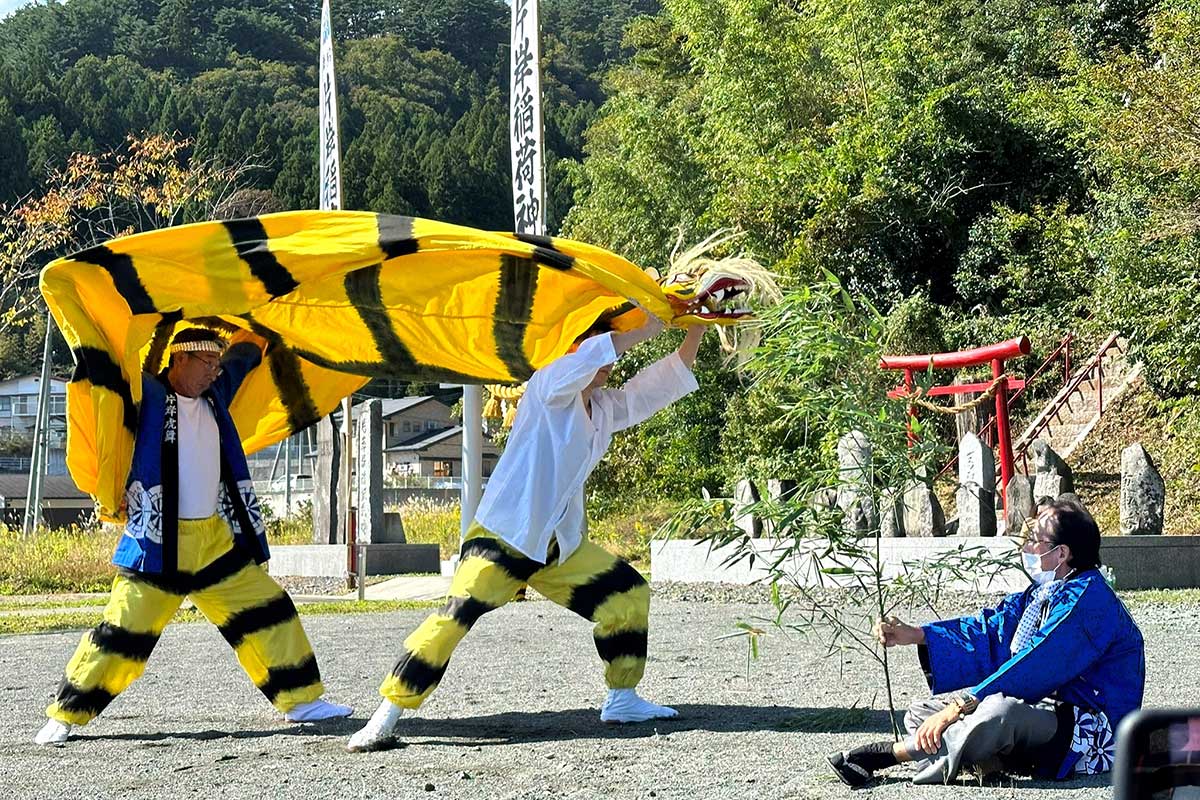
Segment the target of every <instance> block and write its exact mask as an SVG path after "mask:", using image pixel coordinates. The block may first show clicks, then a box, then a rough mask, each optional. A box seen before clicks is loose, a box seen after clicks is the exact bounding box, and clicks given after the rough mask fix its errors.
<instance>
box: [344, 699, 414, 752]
mask: <svg viewBox="0 0 1200 800" xmlns="http://www.w3.org/2000/svg"><path fill="white" fill-rule="evenodd" d="M402 713H404V709H403V708H401V707H400V706H398V705H396V704H395V703H393V702H392V701H391V700H384V701H383V702H382V703H380V704H379V708H377V709H375V713H374V714H372V715H371V719H370V721H369V722H367V724H366V725H364V726H363V729H362V730H360V731H359V732H358V733H356V734H354V735H353V736H351V737H350V741H349V742H347V743H346V749H347V750H348V751H350V752H351V753H368V752H370V751H372V750H385V749H387V748H388V747H391V746H392V744H393V743H394V742H395V740H396V723H397V722H399V721H400V715H401V714H402Z"/></svg>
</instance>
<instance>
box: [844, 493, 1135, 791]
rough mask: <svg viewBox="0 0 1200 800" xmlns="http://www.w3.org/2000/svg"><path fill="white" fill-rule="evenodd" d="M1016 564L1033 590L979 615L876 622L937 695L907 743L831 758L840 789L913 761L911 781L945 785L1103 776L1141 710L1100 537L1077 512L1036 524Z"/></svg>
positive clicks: (914, 710) (1131, 651)
mask: <svg viewBox="0 0 1200 800" xmlns="http://www.w3.org/2000/svg"><path fill="white" fill-rule="evenodd" d="M1021 558H1022V561H1023V563H1024V567H1025V570H1026V571H1027V572H1028V573H1029V576H1030V577H1031V578H1032V580H1033V585H1031V586H1030V587H1029V588H1028V589H1026V590H1025V591H1023V592H1018V593H1016V594H1012V595H1009V596H1008V597H1006V598H1004V600H1002V601H1001V602H1000V604H999V605H998V606H996V607H995V608H988V609H984V610H983V611H982V612H981V613H980V614H979V616H975V617H961V618H959V619H952V620H943V621H941V622H931V623H927V624H925V625H922V626H919V627H917V626H913V625H907V624H905V623H903V622H901V621H900V620H898V619H896V618H894V617H893V618H891V619H888V620H881V621H880V622H878V623H877V624H876V626H875V635H876V638H878V640H879V642H880V644H882V645H883V646H884V647H893V646H895V645H905V644H915V645H917V646H918V653H919V656H920V659H921V666H922V668H923V669H924V670H925V675H926V678H927V679H928V681H929V686H930V689H931V690H932V691H933V693H934V696H933V697H932V698H930V699H928V700H919V701H917V702H916V703H914V704H913V705H912V707H911V708H910V709H909V711H908V714H907V715H906V716H905V719H904V725H905V729H906V730H907V733H908V735H907V736H906V737H905V738H904V739H903V740H902V741H899V742H892V741H890V740H889V741H883V742H876V743H874V744H869V745H864V746H862V747H858V748H855V749H854V750H850V751H847V752H840V753H834V754H833V755H831V756H829V758H828V760H829V763H830V764H831V765H832V766H833V768H834V771H835V772H836V773H837V775H838V777H839V778H841V779H842V781H843V782H845V783H846V784H848V785H850V786H852V787H858V786H863V785H865V784H866V783H867V782H868V781H869V780H870V779H871V777H872V775H873V773H874V772H875V771H876V770H878V769H883V768H885V767H890V766H894V765H896V764H898V763H900V762H904V761H915V762H917V765H916V766H917V774H916V775H915V776H914V777H913V783H949V782H951V781H953V780H955V779H956V778H957V776H958V773H959V770H960V769H961V768H963V767H964V766H971V767H975V768H977V769H979V770H980V771H982V772H985V773H986V772H990V771H993V770H997V769H1003V770H1005V771H1008V772H1015V773H1026V774H1032V775H1035V776H1038V777H1047V778H1058V779H1066V778H1070V777H1071V776H1073V775H1083V774H1086V775H1091V774H1095V773H1099V772H1107V771H1108V770H1109V769H1110V768H1111V766H1112V757H1113V732H1114V731H1115V730H1116V729H1117V725H1118V724H1119V723H1120V722H1121V720H1122V719H1123V718H1124V717H1125V716H1126V715H1127V714H1129V713H1130V712H1132V711H1134V710H1135V709H1137V708H1138V707H1139V706H1141V704H1142V691H1143V688H1144V685H1145V679H1146V660H1145V650H1144V646H1143V643H1142V633H1141V631H1139V630H1138V627H1137V625H1136V624H1135V623H1134V621H1133V619H1132V618H1131V617H1130V616H1129V612H1128V611H1126V609H1125V606H1124V605H1122V603H1121V601H1120V600H1119V599H1118V598H1117V596H1116V594H1115V593H1114V592H1113V590H1112V588H1111V587H1110V586H1109V585H1108V583H1107V582H1106V581H1105V579H1104V576H1103V575H1101V574H1100V572H1099V570H1098V569H1097V568H1098V567H1099V566H1100V529H1099V528H1098V527H1097V526H1096V522H1095V521H1094V520H1093V519H1092V517H1091V515H1090V514H1088V512H1087V511H1086V510H1085V509H1084V508H1083V507H1082V506H1081V505H1080V504H1078V503H1076V502H1070V501H1058V502H1055V503H1052V504H1050V505H1048V506H1046V507H1045V508H1043V509H1042V511H1041V512H1040V513H1039V514H1038V517H1037V519H1036V521H1035V522H1034V524H1033V525H1032V526H1031V527H1030V528H1029V531H1028V533H1027V535H1026V540H1025V543H1024V546H1023V548H1022V553H1021Z"/></svg>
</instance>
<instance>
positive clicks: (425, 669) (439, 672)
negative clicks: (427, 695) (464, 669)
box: [392, 653, 450, 694]
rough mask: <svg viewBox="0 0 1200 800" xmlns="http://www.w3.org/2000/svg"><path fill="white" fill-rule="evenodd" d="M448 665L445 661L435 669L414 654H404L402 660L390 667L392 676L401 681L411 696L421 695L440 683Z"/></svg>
mask: <svg viewBox="0 0 1200 800" xmlns="http://www.w3.org/2000/svg"><path fill="white" fill-rule="evenodd" d="M449 663H450V662H449V661H447V662H446V663H445V664H443V665H442V666H440V667H435V666H434V665H433V664H430V663H429V662H428V661H426V660H425V659H423V658H421V657H420V656H418V655H416V654H415V653H405V654H404V658H402V659H400V661H399V662H397V664H396V666H394V667H392V675H393V676H394V677H395V678H396V679H397V680H400V681H403V682H404V683H405V684H406V685H407V686H408V688H409V689H410V690H411V691H412V693H413V694H421V693H422V692H424V691H425V690H426V689H428V688H430V687H432V686H436V685H437V684H438V683H440V682H441V680H442V676H443V675H445V674H446V667H447V666H448V665H449Z"/></svg>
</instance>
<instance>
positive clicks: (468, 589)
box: [347, 315, 707, 752]
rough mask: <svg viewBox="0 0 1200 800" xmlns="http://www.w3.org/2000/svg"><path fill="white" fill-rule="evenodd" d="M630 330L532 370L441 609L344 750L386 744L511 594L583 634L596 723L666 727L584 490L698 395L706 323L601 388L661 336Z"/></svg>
mask: <svg viewBox="0 0 1200 800" xmlns="http://www.w3.org/2000/svg"><path fill="white" fill-rule="evenodd" d="M648 316H649V321H648V322H647V323H646V324H645V325H644V326H643V327H641V328H638V329H637V330H633V331H629V332H627V333H611V332H605V331H603V330H602V329H601V328H600V327H598V326H599V325H600V324H601V323H598V325H597V326H594V327H593V328H592V329H591V330H589V331H588V332H587V333H585V334H584V335H583V337H581V339H580V341H579V342H577V344H576V348H575V349H573V350H572V352H569V353H567V354H566V355H564V356H563V357H561V358H559V359H558V360H556V361H554V362H552V363H551V364H548V365H547V366H545V367H543V368H542V369H540V370H538V371H537V372H536V373H534V375H533V377H532V378H530V380H529V384H528V387H527V389H526V391H525V396H524V397H523V398H522V399H521V403H520V406H519V408H518V411H517V418H516V421H515V423H514V424H513V429H512V433H511V435H510V436H509V439H508V444H507V445H506V446H505V449H504V454H503V455H502V456H501V458H500V461H499V463H498V464H497V465H496V469H495V471H494V472H493V473H492V476H491V478H490V479H489V480H488V485H487V490H486V491H485V492H484V495H483V500H482V501H481V503H480V505H479V510H478V511H477V512H476V515H475V519H474V521H473V522H472V524H471V527H470V530H468V532H467V538H466V541H465V542H464V543H463V547H462V554H461V560H460V562H459V566H458V571H457V572H456V573H455V576H454V581H453V583H452V585H451V587H450V593H449V597H448V598H447V602H446V605H445V606H444V607H443V608H442V609H441V610H439V611H437V612H436V613H434V614H431V615H430V616H429V617H428V618H427V619H426V620H425V622H424V623H422V624H421V626H420V627H419V628H417V630H415V631H414V632H413V633H412V634H411V635H409V637H408V638H407V639H405V641H404V651H405V652H404V654H403V655H402V656H401V657H400V660H399V661H398V662H397V663H396V666H395V667H393V668H392V671H391V672H390V673H389V674H388V675H387V677H386V678H385V679H384V681H383V685H382V686H380V689H379V693H380V694H381V695H383V698H384V699H383V702H382V703H381V704H380V706H379V708H378V710H376V712H375V714H374V715H373V716H372V717H371V720H370V722H368V723H367V725H366V726H365V727H364V728H363V729H362V730H360V731H359V732H358V733H356V734H354V736H352V737H351V738H350V742H349V744H348V745H347V749H348V750H350V751H352V752H358V751H367V750H378V749H381V748H383V747H387V746H389V745H390V744H391V743H392V741H393V737H394V734H395V730H396V725H397V722H398V720H399V718H400V715H401V712H402V711H403V710H404V709H406V708H407V709H412V708H417V707H418V706H420V705H421V703H422V702H424V700H425V698H426V697H428V696H429V695H430V693H431V692H433V690H434V689H435V688H436V687H437V685H438V682H439V681H440V680H441V678H442V675H443V674H444V673H445V671H446V667H447V665H448V664H449V661H450V656H451V654H453V652H454V648H455V646H457V645H458V643H459V642H460V641H461V640H462V638H463V637H464V636H466V634H467V631H469V630H470V629H471V626H472V625H474V623H475V621H476V620H478V619H479V618H480V617H481V616H482V615H483V614H485V613H487V612H488V611H491V610H493V609H496V608H499V607H500V606H502V605H504V604H505V603H507V602H508V601H509V600H511V599H512V598H513V595H514V594H515V593H516V591H517V590H518V589H519V588H520V587H521V586H523V585H524V584H526V583H527V584H529V585H530V586H532V587H533V588H534V589H537V590H538V591H539V592H540V593H541V594H543V595H545V596H546V597H548V598H549V599H551V600H553V601H554V602H556V603H558V604H559V605H561V606H563V607H565V608H569V609H570V610H572V611H574V612H575V613H577V614H579V615H580V616H582V617H585V618H586V619H589V620H591V621H592V622H595V623H596V627H595V632H594V637H595V641H596V649H597V650H598V651H599V654H600V658H601V660H603V661H604V668H605V669H604V678H605V682H606V683H607V684H608V690H609V691H608V697H607V698H606V699H605V701H604V705H603V707H602V708H601V711H600V719H601V720H603V721H604V722H610V723H622V722H644V721H646V720H651V719H662V718H666V717H674V716H676V715H677V712H676V711H675V710H674V709H672V708H667V707H666V706H660V705H657V704H655V703H651V702H649V701H647V700H643V699H642V698H641V697H639V696H638V694H637V691H636V687H637V685H638V682H639V681H641V679H642V672H643V671H644V670H645V667H646V636H647V631H648V627H649V613H650V587H649V585H648V584H647V583H646V580H645V578H643V577H642V576H641V574H639V573H638V571H637V570H635V569H634V568H633V567H631V566H630V565H629V564H628V563H626V562H625V561H623V560H621V559H620V558H617V557H616V556H614V555H612V554H611V553H609V552H608V551H606V550H604V548H602V547H600V546H599V545H596V544H594V543H592V542H590V541H588V540H587V538H586V530H587V523H586V520H585V516H584V503H583V485H584V482H585V481H586V480H587V477H588V475H590V474H591V472H592V470H593V469H594V468H595V466H596V464H597V463H598V462H599V461H600V459H601V458H602V457H603V456H604V453H605V451H606V450H607V449H608V446H609V442H610V441H611V440H612V435H613V433H615V432H616V431H619V430H622V429H624V428H628V427H631V426H633V425H636V424H637V423H639V422H641V421H642V420H644V419H646V418H648V417H650V416H651V415H653V414H654V413H655V412H657V411H659V410H661V409H663V408H666V407H667V406H668V405H670V404H671V403H673V402H675V401H676V400H678V399H679V398H681V397H683V396H684V395H686V394H688V393H689V392H692V391H694V390H695V389H696V388H697V384H696V378H695V376H694V375H693V374H692V371H691V367H692V364H693V363H694V362H695V360H696V352H697V350H698V349H699V347H700V340H701V338H702V337H703V336H704V331H705V329H706V327H707V326H704V325H695V326H691V327H689V328H688V329H687V334H686V335H685V336H684V340H683V344H682V345H681V346H680V348H679V349H678V350H677V351H676V352H674V353H671V354H670V355H668V356H667V357H666V358H663V359H661V360H660V361H657V362H655V363H654V364H651V365H650V366H648V367H646V368H645V369H643V370H642V371H641V372H639V373H638V374H637V375H635V376H634V377H633V378H632V379H630V380H629V381H628V382H627V383H626V384H625V385H624V386H623V387H622V388H620V389H604V388H601V387H603V386H604V383H605V382H606V381H607V380H608V376H609V373H610V372H611V371H612V365H613V362H615V361H616V360H617V357H618V356H620V355H621V354H622V353H624V352H625V351H626V350H628V349H629V348H630V347H632V346H633V345H635V344H638V343H639V342H643V341H646V340H648V339H650V338H652V337H654V336H656V335H657V334H659V333H660V332H661V331H662V330H663V324H662V323H661V322H660V321H659V320H658V319H657V318H655V317H654V316H653V315H648Z"/></svg>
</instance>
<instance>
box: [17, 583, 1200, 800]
mask: <svg viewBox="0 0 1200 800" xmlns="http://www.w3.org/2000/svg"><path fill="white" fill-rule="evenodd" d="M732 591H733V590H726V589H724V588H721V587H711V588H709V589H703V588H695V587H679V586H674V587H671V586H667V587H660V590H659V591H657V592H656V598H655V603H654V607H653V612H652V613H653V619H652V631H651V640H650V650H651V659H650V663H649V666H648V669H647V675H646V680H645V681H644V682H643V684H642V688H643V693H644V694H645V695H646V696H648V697H650V698H652V699H655V700H658V701H660V702H665V703H668V704H670V705H674V706H675V707H677V708H678V709H679V711H680V714H681V716H680V718H679V719H678V720H672V721H665V722H660V723H657V724H647V725H639V726H621V727H610V726H605V725H603V724H601V723H600V722H599V719H598V715H597V709H598V705H599V702H600V700H601V699H602V695H603V687H602V681H601V674H600V668H599V662H598V659H597V658H596V656H595V653H594V650H593V648H592V644H591V636H590V625H588V624H587V623H586V622H584V621H582V620H580V619H578V618H576V617H574V616H573V615H572V614H570V613H569V612H567V611H564V610H563V609H560V608H558V607H557V606H554V605H552V604H550V603H547V602H527V603H519V604H513V605H510V606H508V607H507V608H505V609H503V610H501V611H498V612H495V613H493V614H490V615H488V616H486V617H484V618H483V619H482V620H481V621H480V622H479V623H478V625H477V626H476V628H475V630H474V631H473V632H472V634H471V635H470V636H469V637H467V639H466V640H465V641H464V642H463V644H462V645H461V647H460V648H459V650H458V653H457V655H456V657H455V661H454V664H453V666H452V667H451V669H450V671H449V673H448V674H447V676H446V679H445V680H444V681H443V683H442V686H441V688H440V689H439V691H438V692H437V693H435V694H434V695H433V697H432V698H431V699H430V700H429V702H427V703H426V704H425V706H424V707H423V708H422V709H421V711H420V712H419V716H413V717H410V718H407V719H406V720H405V721H404V722H403V723H402V732H403V745H402V746H401V747H400V748H398V749H395V750H391V751H388V752H383V753H371V754H363V755H350V754H347V753H345V752H344V750H343V746H344V744H345V741H346V737H347V736H349V734H351V733H352V732H353V731H355V730H357V729H358V727H359V726H361V725H362V724H363V722H364V721H365V719H366V717H368V716H369V715H370V713H371V711H372V710H373V709H374V707H375V705H376V703H377V701H378V696H377V695H376V693H375V687H376V686H377V684H378V682H379V679H380V678H381V677H382V675H383V674H384V672H385V671H386V670H387V669H389V668H390V666H391V664H392V661H393V659H394V658H395V656H396V654H397V650H398V648H399V646H400V642H401V641H402V639H403V636H404V635H405V633H406V632H407V631H409V630H411V629H412V628H413V627H414V626H415V625H417V624H418V623H419V621H420V620H421V619H422V617H423V612H421V611H404V612H395V613H388V614H360V615H344V616H343V615H331V616H321V617H312V618H309V619H307V620H305V627H306V628H307V630H308V632H309V635H310V637H311V638H312V639H313V643H314V646H315V648H316V650H317V654H318V656H319V657H320V659H321V665H322V671H323V673H324V674H325V680H326V686H327V689H328V693H329V696H330V697H331V698H333V699H336V700H340V701H343V702H349V703H352V704H353V705H354V706H355V709H356V713H355V715H354V718H353V719H351V720H349V721H341V722H335V723H329V724H325V725H311V726H302V725H289V724H287V723H284V722H283V721H282V719H280V718H279V717H278V716H277V715H276V714H275V713H274V712H273V710H272V709H271V708H270V707H269V706H268V705H267V704H266V702H265V701H264V700H263V699H262V697H261V696H260V695H259V694H257V692H256V691H255V690H254V689H253V687H252V686H250V684H249V682H248V681H247V680H246V679H245V677H244V676H243V675H242V674H241V672H240V670H239V669H238V667H237V665H236V662H235V661H234V659H233V656H232V654H231V653H230V651H229V649H228V647H227V646H226V644H225V642H224V641H223V640H222V639H221V638H220V636H219V635H218V633H217V632H216V630H215V629H213V628H212V627H211V626H208V625H205V624H200V623H197V624H187V625H176V626H174V627H172V628H170V629H168V631H167V633H166V635H165V636H164V637H163V639H162V641H161V642H160V644H159V646H158V649H157V650H156V651H155V654H154V656H153V658H152V659H151V661H150V664H149V669H148V670H147V674H146V675H145V676H144V677H143V678H142V679H141V680H140V681H138V682H137V683H136V684H134V686H133V687H131V688H130V689H129V690H128V691H127V692H126V693H125V694H124V695H123V696H122V697H121V698H119V699H118V700H117V701H116V702H115V703H114V704H113V705H112V706H111V707H110V708H109V710H108V712H107V713H105V714H104V715H103V716H102V717H101V718H100V719H98V720H96V721H95V722H93V723H92V724H91V725H89V726H87V727H86V728H83V729H78V730H77V734H78V735H77V736H75V737H73V738H72V740H71V741H70V742H68V744H67V746H66V747H64V748H40V747H37V746H35V745H33V744H32V737H33V734H34V732H35V731H36V730H37V728H38V727H39V726H40V725H41V723H42V719H43V718H42V713H43V709H44V707H45V705H46V704H47V702H48V701H49V700H50V699H51V696H52V694H53V692H54V690H55V687H56V683H57V680H58V675H59V674H60V671H61V669H62V666H63V664H64V663H65V661H66V660H67V658H68V657H69V656H70V654H71V652H72V650H73V649H74V647H75V644H76V642H77V641H78V639H79V633H78V632H69V633H52V634H43V635H36V636H11V637H0V701H2V707H3V708H4V709H5V710H6V712H7V714H6V717H7V722H8V724H7V725H5V726H4V728H3V730H2V732H0V752H2V753H4V756H3V769H2V770H0V797H2V798H4V800H15V799H16V798H54V800H62V799H63V798H71V799H72V800H74V798H116V797H139V798H176V797H179V798H194V797H201V798H207V797H217V796H223V797H253V798H255V800H276V799H278V800H284V798H286V799H287V800H298V799H299V798H368V797H369V798H375V797H379V798H383V797H387V798H408V797H420V798H435V797H456V798H457V797H462V798H545V799H547V800H548V799H549V798H600V797H619V798H656V800H657V798H664V799H666V798H686V800H694V798H722V799H724V798H743V797H769V798H810V797H811V798H815V797H848V796H850V793H849V791H848V790H846V789H844V787H842V786H841V784H839V783H837V782H836V779H834V778H832V777H831V775H829V774H828V772H827V768H826V767H825V766H824V763H823V760H822V755H823V754H824V753H826V752H829V751H833V750H836V749H841V748H844V747H847V746H850V745H852V744H855V743H859V742H862V741H864V740H871V739H877V738H880V737H881V736H886V732H887V718H886V713H885V712H883V711H881V710H880V709H881V708H882V707H884V706H885V703H884V701H883V700H882V699H881V698H880V690H879V687H880V686H881V684H882V680H881V678H880V677H879V675H878V674H877V672H876V671H875V670H873V669H872V668H871V667H870V666H868V665H867V664H866V663H864V662H863V661H862V659H859V658H851V659H847V660H845V661H844V662H842V661H841V660H839V659H834V660H830V659H825V658H822V657H821V650H820V648H819V647H817V646H816V645H814V644H807V643H805V642H803V641H800V640H799V639H797V638H794V637H788V636H785V635H783V634H779V633H774V634H771V635H769V636H768V637H767V638H766V640H765V643H764V654H763V658H762V659H761V660H759V661H756V662H753V663H751V664H750V665H749V668H748V672H747V661H746V644H745V641H744V640H743V639H739V638H732V639H718V638H717V637H718V636H720V635H721V634H724V633H728V632H730V631H731V630H733V628H732V626H733V623H734V622H735V621H737V620H739V619H753V618H756V617H759V616H762V615H764V614H765V612H766V611H767V608H766V607H764V606H763V605H761V604H755V603H747V602H746V599H750V600H753V599H755V598H752V597H751V598H743V599H742V600H740V601H736V600H730V599H729V598H730V596H731V592H732ZM733 594H736V592H734V593H733ZM683 596H687V597H689V598H690V599H689V600H687V601H684V600H681V599H677V598H679V597H683ZM705 601H707V602H705ZM1134 613H1135V616H1136V617H1137V618H1138V622H1139V623H1140V624H1141V626H1142V630H1143V632H1144V633H1145V634H1146V638H1147V644H1148V652H1147V660H1148V663H1149V670H1150V674H1149V688H1148V692H1147V698H1146V699H1147V704H1149V705H1173V706H1179V705H1200V689H1198V688H1197V686H1196V683H1195V675H1197V674H1198V673H1200V625H1198V624H1197V623H1198V621H1200V604H1177V605H1159V606H1155V607H1144V608H1142V607H1139V608H1137V609H1136V610H1135V612H1134ZM895 663H896V670H895V682H896V686H897V702H901V703H902V702H905V701H907V700H908V699H910V698H912V697H916V696H922V695H923V694H924V681H923V679H922V678H921V676H920V673H919V669H918V666H917V663H916V657H915V654H914V653H905V652H902V653H900V654H899V657H898V658H896V659H895ZM1189 675H1190V676H1192V677H1191V678H1189V677H1187V676H1189ZM905 775H906V773H905V772H904V771H903V770H902V769H897V770H893V771H892V774H890V775H889V776H888V778H887V779H886V780H884V781H881V782H879V783H878V784H876V788H875V789H874V790H873V791H872V792H871V796H874V797H880V798H899V797H907V796H908V795H909V794H911V793H912V792H914V791H916V792H919V793H920V794H921V795H923V796H926V797H931V798H932V797H938V798H941V797H944V798H947V800H948V798H950V797H954V798H999V797H1022V798H1030V799H1031V800H1068V799H1069V798H1075V797H1088V798H1104V797H1111V794H1112V793H1111V790H1110V789H1109V788H1107V785H1106V784H1107V780H1106V779H1105V778H1103V777H1100V778H1091V779H1087V780H1085V781H1082V782H1076V783H1072V784H1044V783H1037V782H1031V781H1027V780H1022V779H1017V780H1013V779H1008V778H1003V779H996V780H990V781H989V782H987V783H985V784H984V785H982V786H981V785H979V784H978V783H977V782H975V783H971V782H964V783H963V784H962V785H961V786H959V787H955V788H945V787H922V788H915V789H914V788H913V787H911V786H910V784H908V783H907V782H906V780H905Z"/></svg>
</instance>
